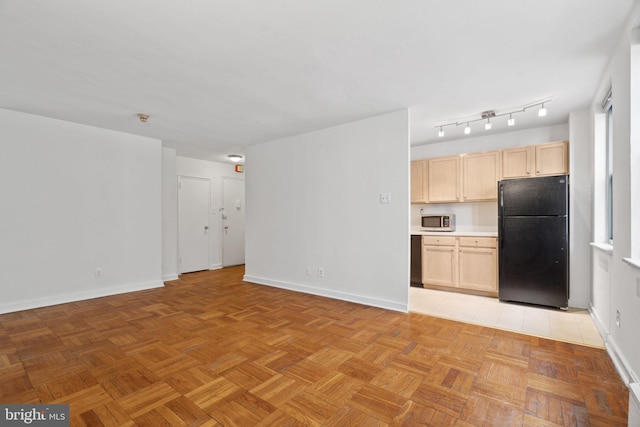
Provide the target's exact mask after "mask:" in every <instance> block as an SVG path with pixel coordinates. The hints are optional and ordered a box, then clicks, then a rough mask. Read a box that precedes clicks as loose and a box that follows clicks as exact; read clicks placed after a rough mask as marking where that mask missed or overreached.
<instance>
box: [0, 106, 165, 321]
mask: <svg viewBox="0 0 640 427" xmlns="http://www.w3.org/2000/svg"><path fill="white" fill-rule="evenodd" d="M0 143H1V144H2V156H0V194H2V208H1V209H0V236H2V237H1V239H0V286H1V287H2V299H1V301H0V313H4V312H11V311H16V310H22V309H27V308H34V307H41V306H47V305H52V304H58V303H63V302H68V301H75V300H81V299H86V298H92V297H97V296H103V295H110V294H115V293H120V292H129V291H133V290H138V289H147V288H152V287H158V286H162V281H161V259H162V256H161V243H162V242H161V237H160V236H161V143H160V141H159V140H156V139H151V138H145V137H140V136H134V135H129V134H125V133H121V132H114V131H109V130H105V129H99V128H94V127H90V126H84V125H78V124H75V123H70V122H65V121H61V120H55V119H49V118H45V117H40V116H35V115H31V114H24V113H19V112H15V111H9V110H3V109H0ZM96 268H101V269H102V277H101V278H95V277H94V275H95V270H96Z"/></svg>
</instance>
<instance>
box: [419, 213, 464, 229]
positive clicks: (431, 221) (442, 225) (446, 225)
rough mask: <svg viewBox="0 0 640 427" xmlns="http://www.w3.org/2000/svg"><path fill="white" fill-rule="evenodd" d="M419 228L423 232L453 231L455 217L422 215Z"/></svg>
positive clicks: (451, 215) (450, 215)
mask: <svg viewBox="0 0 640 427" xmlns="http://www.w3.org/2000/svg"><path fill="white" fill-rule="evenodd" d="M420 228H421V229H422V230H423V231H455V229H456V221H455V215H454V214H441V215H422V222H421V225H420Z"/></svg>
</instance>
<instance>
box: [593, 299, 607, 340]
mask: <svg viewBox="0 0 640 427" xmlns="http://www.w3.org/2000/svg"><path fill="white" fill-rule="evenodd" d="M589 314H590V315H591V320H593V324H594V325H595V327H596V329H597V330H598V333H599V334H600V336H601V337H602V341H604V342H607V337H608V336H609V330H608V329H607V327H606V326H605V324H604V323H603V322H602V319H601V318H600V316H599V315H598V311H597V310H596V309H595V307H594V306H593V304H591V303H589Z"/></svg>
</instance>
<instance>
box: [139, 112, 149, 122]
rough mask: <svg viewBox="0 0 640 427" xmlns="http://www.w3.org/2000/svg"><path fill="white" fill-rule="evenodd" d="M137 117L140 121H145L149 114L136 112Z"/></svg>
mask: <svg viewBox="0 0 640 427" xmlns="http://www.w3.org/2000/svg"><path fill="white" fill-rule="evenodd" d="M138 118H139V119H140V121H141V122H142V123H146V122H147V120H149V115H148V114H144V113H138Z"/></svg>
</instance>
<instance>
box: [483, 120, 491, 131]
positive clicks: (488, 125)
mask: <svg viewBox="0 0 640 427" xmlns="http://www.w3.org/2000/svg"><path fill="white" fill-rule="evenodd" d="M484 128H485V129H486V130H489V129H491V122H490V121H489V119H487V123H485V124H484Z"/></svg>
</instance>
